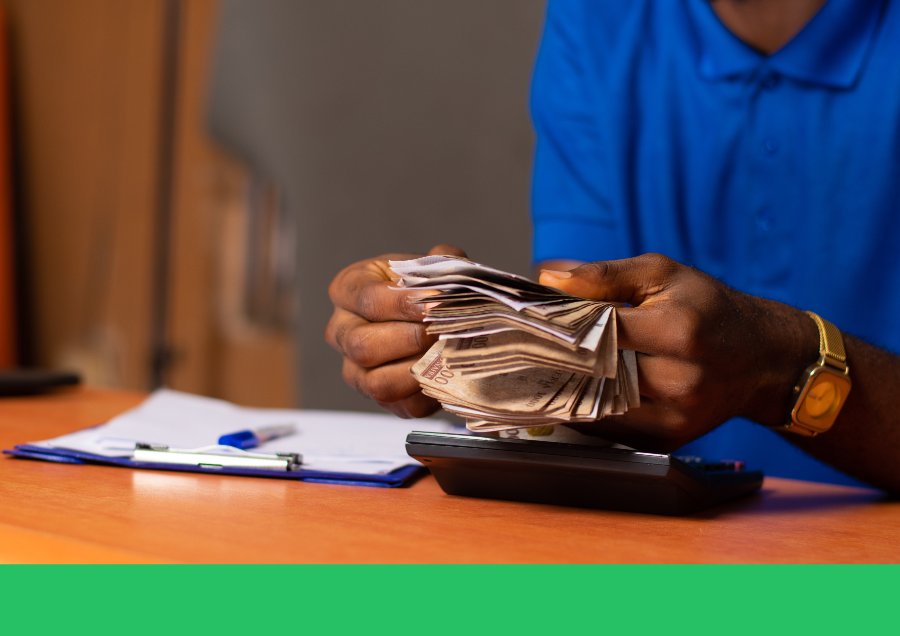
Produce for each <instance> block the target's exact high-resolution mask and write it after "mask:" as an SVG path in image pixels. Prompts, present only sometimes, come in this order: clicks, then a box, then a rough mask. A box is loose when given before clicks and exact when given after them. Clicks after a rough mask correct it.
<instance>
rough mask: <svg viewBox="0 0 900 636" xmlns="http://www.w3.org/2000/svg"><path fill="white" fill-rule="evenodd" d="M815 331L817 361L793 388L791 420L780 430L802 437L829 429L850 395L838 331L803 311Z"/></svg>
mask: <svg viewBox="0 0 900 636" xmlns="http://www.w3.org/2000/svg"><path fill="white" fill-rule="evenodd" d="M806 313H807V314H808V315H809V317H810V318H812V319H813V320H814V321H815V323H816V327H818V328H819V360H818V361H817V362H816V363H815V364H813V365H811V366H809V367H807V369H806V371H804V372H803V375H802V376H801V377H800V380H799V381H798V382H797V386H795V387H794V394H795V395H797V401H796V403H795V404H794V408H793V410H792V411H791V421H790V422H788V423H787V424H785V425H784V426H783V427H781V429H782V430H785V431H790V432H791V433H796V434H798V435H804V436H806V437H815V436H816V435H819V434H820V433H824V432H826V431H827V430H829V429H830V428H831V427H832V425H833V424H834V421H835V420H836V419H837V416H838V413H840V412H841V408H842V407H843V406H844V402H846V401H847V395H848V394H849V393H850V384H851V383H850V368H849V367H848V366H847V354H846V352H845V351H844V340H843V338H842V337H841V332H840V331H839V330H838V328H837V327H835V326H834V325H833V324H831V323H830V322H828V321H827V320H823V319H822V318H820V317H819V316H818V315H816V314H814V313H813V312H811V311H807V312H806Z"/></svg>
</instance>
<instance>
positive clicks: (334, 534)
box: [0, 389, 900, 563]
mask: <svg viewBox="0 0 900 636" xmlns="http://www.w3.org/2000/svg"><path fill="white" fill-rule="evenodd" d="M142 397H143V396H142V395H140V394H136V393H123V392H113V391H102V390H96V389H79V390H72V391H69V392H65V393H61V394H58V395H54V396H51V397H42V398H17V399H3V400H0V447H2V448H10V447H11V446H13V445H14V444H16V443H23V442H27V441H35V440H40V439H46V438H49V437H54V436H57V435H61V434H63V433H66V432H70V431H73V430H76V429H79V428H83V427H86V426H90V425H93V424H97V423H100V422H103V421H104V420H106V419H107V418H109V417H110V416H112V415H115V414H116V413H119V412H121V411H123V410H125V409H127V408H129V407H132V406H134V405H135V404H137V403H138V402H140V400H141V399H142ZM0 561H2V562H104V563H108V562H302V563H306V562H357V563H362V562H441V563H444V562H469V563H471V562H605V563H611V562H804V563H806V562H893V563H896V562H898V561H900V502H892V501H886V500H884V498H883V497H882V496H881V495H880V494H879V493H877V492H875V491H870V490H862V489H855V488H845V487H839V486H829V485H822V484H812V483H806V482H799V481H790V480H785V479H767V480H766V483H765V486H764V488H763V493H762V494H761V495H759V496H757V497H754V498H752V499H747V500H744V501H742V502H740V503H734V504H729V505H727V506H725V507H722V508H719V509H716V510H715V511H713V512H712V513H709V514H706V515H703V516H700V517H690V518H666V517H654V516H647V515H636V514H626V513H614V512H603V511H593V510H576V509H568V508H561V507H554V506H542V505H534V504H522V503H512V502H502V501H487V500H477V499H465V498H458V497H450V496H447V495H445V494H443V492H442V491H441V490H440V488H438V486H437V484H436V483H435V482H434V480H433V479H431V478H430V477H426V478H424V479H422V480H420V481H419V482H417V483H416V484H415V485H414V486H412V487H411V488H401V489H380V488H359V487H351V486H328V485H322V484H305V483H297V482H290V481H280V480H274V479H259V478H249V477H224V476H219V475H194V474H187V473H169V472H161V471H143V470H127V469H122V468H112V467H104V466H70V465H64V464H51V463H44V462H36V461H28V460H16V459H9V458H2V459H0Z"/></svg>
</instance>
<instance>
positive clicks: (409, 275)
mask: <svg viewBox="0 0 900 636" xmlns="http://www.w3.org/2000/svg"><path fill="white" fill-rule="evenodd" d="M390 267H391V269H392V270H393V271H394V273H395V274H397V276H398V277H399V279H400V281H399V283H398V286H399V287H401V288H403V289H415V290H434V293H433V294H432V295H428V296H425V297H423V298H421V299H420V302H423V303H427V304H426V309H425V322H426V324H427V331H428V333H431V334H437V335H438V336H439V340H438V341H437V342H436V343H435V344H434V346H432V347H431V349H429V351H428V352H427V353H426V354H425V355H424V356H423V357H422V359H421V360H419V362H418V363H416V364H415V365H414V366H413V369H412V371H413V375H415V377H416V379H417V380H418V381H419V384H421V386H422V391H423V392H424V393H425V394H426V395H429V396H431V397H433V398H435V399H436V400H438V401H439V402H440V403H441V405H442V406H443V407H444V409H446V410H447V411H449V412H451V413H455V414H457V415H460V416H462V417H464V418H466V420H467V426H468V428H469V429H470V430H472V431H482V432H486V431H504V430H510V429H520V428H529V429H532V428H534V427H540V426H551V425H555V424H566V423H572V422H594V421H596V420H598V419H601V418H603V417H606V416H607V415H617V414H622V413H625V412H626V411H627V410H628V409H629V408H634V407H636V406H638V405H639V397H638V386H637V366H636V364H635V356H634V352H633V351H619V349H618V347H617V345H616V309H615V307H614V306H613V305H611V304H610V303H605V302H598V301H594V300H585V299H583V298H576V297H574V296H568V295H566V294H563V293H561V292H559V291H557V290H555V289H552V288H550V287H546V286H544V285H539V284H537V283H535V282H533V281H530V280H528V279H527V278H523V277H521V276H516V275H515V274H510V273H507V272H502V271H500V270H496V269H492V268H490V267H486V266H484V265H480V264H478V263H474V262H472V261H469V260H467V259H464V258H459V257H455V256H426V257H423V258H417V259H413V260H408V261H390Z"/></svg>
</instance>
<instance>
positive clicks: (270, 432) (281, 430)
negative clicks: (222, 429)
mask: <svg viewBox="0 0 900 636" xmlns="http://www.w3.org/2000/svg"><path fill="white" fill-rule="evenodd" d="M296 432H297V427H296V426H294V425H293V424H275V425H273V426H263V427H262V428H257V429H254V430H250V429H247V430H244V431H237V432H235V433H228V434H227V435H222V436H221V437H220V438H219V444H221V445H222V446H234V447H235V448H240V449H242V450H247V449H248V448H256V447H257V446H259V445H260V444H264V443H265V442H268V441H270V440H273V439H278V438H279V437H286V436H288V435H293V434H294V433H296Z"/></svg>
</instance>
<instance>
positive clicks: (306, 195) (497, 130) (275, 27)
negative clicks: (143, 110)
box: [209, 0, 544, 409]
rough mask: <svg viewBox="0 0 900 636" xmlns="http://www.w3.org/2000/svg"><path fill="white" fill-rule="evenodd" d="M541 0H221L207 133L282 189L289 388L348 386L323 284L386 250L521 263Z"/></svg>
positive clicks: (524, 262)
mask: <svg viewBox="0 0 900 636" xmlns="http://www.w3.org/2000/svg"><path fill="white" fill-rule="evenodd" d="M543 11H544V2H543V0H377V1H376V0H223V2H222V6H221V14H220V18H219V27H218V35H217V45H216V51H215V64H214V67H215V70H214V77H213V81H212V84H211V93H210V97H209V113H210V115H209V120H210V128H211V131H212V132H213V135H214V136H215V137H217V138H218V139H219V140H220V141H223V142H224V143H225V144H226V145H228V146H230V147H231V148H232V149H233V150H234V151H235V152H237V153H238V154H239V155H241V156H242V157H243V158H244V159H245V160H246V161H248V162H249V164H250V165H251V166H252V167H253V169H254V170H255V171H257V172H258V173H259V174H261V175H264V176H266V177H267V178H270V179H272V180H274V181H275V183H277V184H278V185H279V187H280V188H281V189H282V192H283V195H284V205H285V206H286V208H287V210H288V211H289V212H290V213H291V217H292V219H294V221H295V224H296V232H297V237H298V255H297V267H298V276H297V286H298V299H299V311H298V325H297V329H298V330H299V331H298V333H299V345H298V346H299V351H298V382H299V384H300V387H299V391H298V395H299V396H300V401H301V404H302V406H304V407H310V408H349V409H370V408H377V407H376V406H374V405H372V404H370V403H368V402H367V401H365V400H363V399H362V398H361V397H359V396H357V395H356V394H355V393H354V392H353V391H351V390H350V389H348V388H346V387H345V386H344V384H343V382H342V381H341V374H340V359H339V357H338V355H337V354H336V353H335V352H333V351H332V350H331V349H330V348H328V346H327V345H326V344H325V343H324V341H323V338H322V333H323V330H324V327H325V324H326V322H327V319H328V316H329V315H330V312H331V306H330V303H329V301H328V297H327V285H328V283H329V281H330V280H331V278H332V277H333V276H334V274H335V273H337V272H338V271H339V270H340V269H341V268H342V267H344V266H345V265H348V264H349V263H351V262H354V261H356V260H360V259H363V258H367V257H370V256H375V255H378V254H382V253H386V252H398V251H399V252H423V251H425V250H427V249H428V248H429V247H430V246H431V245H432V244H435V243H441V242H446V243H454V244H457V245H460V246H461V247H463V248H465V249H466V250H467V251H468V252H469V255H470V256H471V257H472V258H474V259H476V260H479V261H482V262H485V263H489V264H492V265H495V266H497V267H501V268H504V269H509V270H513V271H517V272H521V273H527V272H528V269H529V245H530V228H529V219H528V194H529V182H530V166H531V157H532V147H533V140H532V132H531V127H530V123H529V119H528V111H527V98H528V85H529V77H530V73H531V68H532V64H533V60H534V55H535V51H536V45H537V42H538V38H539V32H540V27H541V24H542V19H543Z"/></svg>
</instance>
